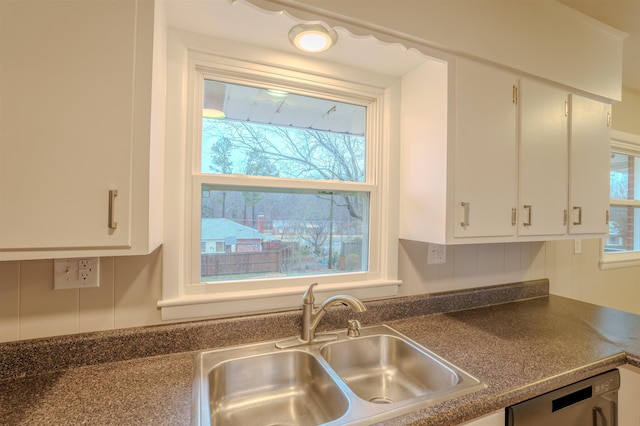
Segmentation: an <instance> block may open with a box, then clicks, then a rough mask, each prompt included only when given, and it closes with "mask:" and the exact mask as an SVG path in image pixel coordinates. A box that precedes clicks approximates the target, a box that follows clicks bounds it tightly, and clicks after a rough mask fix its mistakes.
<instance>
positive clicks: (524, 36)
mask: <svg viewBox="0 0 640 426" xmlns="http://www.w3.org/2000/svg"><path fill="white" fill-rule="evenodd" d="M249 1H251V2H252V3H254V4H257V5H258V6H259V7H262V8H265V9H271V10H276V11H280V10H286V11H287V12H289V13H291V14H293V16H297V17H300V18H302V19H305V18H308V19H311V18H312V17H315V18H316V19H317V17H318V16H320V17H321V18H320V19H322V20H323V21H324V22H327V23H328V24H330V25H336V26H340V27H345V28H346V29H347V30H349V31H351V32H353V33H354V34H360V35H368V34H373V35H374V36H375V37H376V38H378V39H380V40H384V41H391V40H393V38H394V37H395V36H398V35H399V36H401V37H404V38H405V39H409V40H412V41H413V42H414V44H413V45H412V44H411V43H403V44H406V45H407V46H408V47H416V48H418V49H419V50H423V51H424V49H423V46H425V45H426V46H429V47H435V48H438V49H443V50H446V51H448V52H452V53H456V54H461V55H469V56H472V57H477V58H482V59H484V60H488V61H492V62H494V63H497V64H501V65H504V66H506V67H510V68H513V69H515V70H519V71H522V72H525V73H530V74H532V75H535V76H538V77H541V78H544V79H548V80H552V81H555V82H558V83H560V84H564V85H567V86H570V87H574V88H579V89H582V90H585V91H587V92H590V93H593V94H596V95H599V96H603V97H606V98H610V99H615V100H619V99H620V86H621V78H622V42H623V38H624V37H625V34H623V33H621V32H620V31H617V30H615V29H613V28H611V27H607V26H605V25H604V24H602V23H601V22H599V21H596V20H594V19H592V18H590V17H588V16H586V15H583V14H580V13H578V12H576V11H575V10H573V9H570V8H568V7H566V6H564V5H563V4H561V3H558V2H555V1H543V0H540V1H478V0H457V1H429V0H402V1H397V0H396V1H393V2H391V1H387V2H384V1H378V2H368V3H367V7H362V3H361V2H355V1H343V0H295V1H289V2H286V5H283V4H282V3H283V2H279V1H278V2H276V1H272V0H249ZM425 53H427V54H428V52H425Z"/></svg>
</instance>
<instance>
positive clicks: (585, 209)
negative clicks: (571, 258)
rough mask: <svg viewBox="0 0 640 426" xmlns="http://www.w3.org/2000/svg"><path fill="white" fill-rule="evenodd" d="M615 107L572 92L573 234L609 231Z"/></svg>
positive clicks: (571, 196) (571, 191) (571, 181)
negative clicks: (610, 167) (611, 124)
mask: <svg viewBox="0 0 640 426" xmlns="http://www.w3.org/2000/svg"><path fill="white" fill-rule="evenodd" d="M610 114H611V106H610V105H607V104H604V103H602V102H598V101H595V100H592V99H588V98H585V97H582V96H578V95H571V117H570V129H571V130H570V135H569V137H570V139H569V161H570V164H569V172H570V178H569V184H570V186H569V209H570V212H569V213H570V214H569V233H570V234H598V233H599V234H607V233H608V232H609V224H608V217H607V216H608V213H607V212H608V211H609V163H610V158H609V156H610V155H611V152H610V150H611V127H610Z"/></svg>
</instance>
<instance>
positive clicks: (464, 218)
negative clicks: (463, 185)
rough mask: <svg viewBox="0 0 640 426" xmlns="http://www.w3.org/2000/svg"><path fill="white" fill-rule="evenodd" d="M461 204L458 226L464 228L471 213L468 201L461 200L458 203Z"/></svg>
mask: <svg viewBox="0 0 640 426" xmlns="http://www.w3.org/2000/svg"><path fill="white" fill-rule="evenodd" d="M460 205H461V206H462V222H460V226H462V227H463V228H466V227H467V226H469V214H470V213H471V203H469V202H468V201H463V202H461V203H460Z"/></svg>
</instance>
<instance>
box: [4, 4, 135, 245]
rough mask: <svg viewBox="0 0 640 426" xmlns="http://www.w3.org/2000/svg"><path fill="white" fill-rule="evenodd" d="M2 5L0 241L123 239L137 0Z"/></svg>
mask: <svg viewBox="0 0 640 426" xmlns="http://www.w3.org/2000/svg"><path fill="white" fill-rule="evenodd" d="M0 7H1V13H0V16H2V25H0V27H2V29H1V34H0V39H2V40H11V42H10V43H2V49H3V50H2V61H1V64H0V75H1V76H2V78H1V81H0V89H1V90H0V91H1V93H2V102H1V104H0V120H1V121H2V126H0V249H4V250H11V249H44V248H71V247H77V248H83V247H96V246H102V247H109V246H120V247H124V246H127V245H129V243H130V242H129V240H130V235H129V234H130V230H129V227H130V226H129V216H130V206H129V203H130V198H131V194H130V185H131V168H132V163H131V162H132V125H133V123H132V120H133V112H134V102H133V90H134V71H135V66H136V62H135V60H134V55H135V48H134V47H135V35H136V34H135V29H136V23H135V16H136V2H123V1H110V0H95V1H91V2H80V1H76V2H51V1H27V2H20V1H18V2H1V5H0ZM113 189H115V190H118V196H117V198H116V199H115V209H116V212H115V214H116V217H115V218H114V220H115V221H117V229H110V228H109V226H108V225H109V223H108V222H109V220H108V219H109V215H108V213H109V190H113Z"/></svg>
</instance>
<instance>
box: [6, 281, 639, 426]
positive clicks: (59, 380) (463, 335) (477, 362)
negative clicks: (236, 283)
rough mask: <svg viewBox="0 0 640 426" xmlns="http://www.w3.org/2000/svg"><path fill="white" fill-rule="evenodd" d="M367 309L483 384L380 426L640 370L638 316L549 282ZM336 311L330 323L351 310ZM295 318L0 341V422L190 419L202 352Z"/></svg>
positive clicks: (265, 334)
mask: <svg viewBox="0 0 640 426" xmlns="http://www.w3.org/2000/svg"><path fill="white" fill-rule="evenodd" d="M367 306H368V307H369V310H368V311H367V312H366V313H364V314H360V315H362V316H361V317H360V321H361V322H362V324H363V326H365V327H366V326H368V325H375V324H381V323H385V324H388V325H390V326H391V327H393V328H395V329H396V330H398V331H400V332H401V333H403V334H405V335H407V336H408V337H410V338H412V339H413V340H415V341H416V342H418V343H420V344H422V345H424V346H425V347H427V348H429V349H430V350H432V351H433V352H435V353H437V354H438V355H440V356H442V357H443V358H445V359H447V360H448V361H450V362H452V363H453V364H455V365H457V366H458V367H460V368H462V369H463V370H466V371H467V372H469V373H470V374H472V375H474V376H476V377H478V378H479V379H481V380H482V381H483V382H485V383H486V384H487V388H485V389H483V390H480V391H477V392H474V393H471V394H467V395H463V396H461V397H458V398H455V399H452V400H450V401H447V402H444V403H440V404H437V405H435V406H433V407H430V408H426V409H422V410H419V411H416V412H413V413H409V414H405V415H402V416H400V417H396V418H394V419H390V420H387V421H384V422H382V423H381V424H384V425H447V426H449V425H454V424H459V423H462V422H465V421H468V420H472V419H474V418H477V417H480V416H482V415H484V414H488V413H491V412H493V411H496V410H498V409H501V408H504V407H506V406H508V405H511V404H514V403H517V402H520V401H523V400H525V399H528V398H531V397H533V396H536V395H539V394H541V393H544V392H547V391H550V390H553V389H555V388H558V387H561V386H564V385H567V384H570V383H573V382H575V381H578V380H581V379H584V378H587V377H590V376H593V375H595V374H599V373H601V372H604V371H607V370H610V369H612V368H615V367H617V366H620V365H623V364H626V363H629V364H632V365H635V366H637V367H640V342H639V341H638V337H639V336H640V316H637V315H632V314H628V313H624V312H620V311H616V310H613V309H608V308H603V307H599V306H595V305H591V304H587V303H582V302H578V301H575V300H571V299H567V298H563V297H559V296H554V295H548V282H546V280H539V281H535V282H527V283H517V284H513V285H505V286H494V287H491V288H485V289H478V290H473V291H464V292H451V293H446V294H438V295H425V296H420V297H411V298H398V299H393V300H392V301H378V302H368V303H367ZM334 311H335V312H334ZM334 311H333V310H332V312H331V313H330V314H329V315H327V316H326V317H325V318H327V320H326V321H327V324H326V325H325V327H324V329H326V330H330V329H336V328H344V324H346V319H347V318H348V317H349V316H350V315H351V313H350V311H348V310H347V309H341V308H338V309H335V310H334ZM299 316H300V312H299V311H292V312H286V313H277V314H268V315H260V316H252V317H244V318H235V319H225V320H211V321H199V322H194V323H186V324H176V325H167V326H164V325H163V326H156V327H140V328H138V329H129V330H120V331H113V332H101V333H88V334H86V335H77V336H63V337H60V338H50V339H37V340H34V341H26V342H11V343H6V344H0V424H2V425H21V424H22V425H27V424H28V425H45V424H47V425H49V424H60V425H62V424H67V425H75V424H101V425H122V424H127V425H188V424H189V423H190V417H191V398H192V396H191V393H192V380H193V362H194V359H195V354H196V353H197V352H198V351H200V350H203V349H207V348H212V347H221V346H228V345H237V344H245V343H249V342H255V341H259V340H270V339H279V338H282V337H287V336H291V335H293V334H295V332H296V330H298V328H296V327H299V322H300V318H299ZM330 317H332V318H331V319H330ZM261 337H262V339H261Z"/></svg>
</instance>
